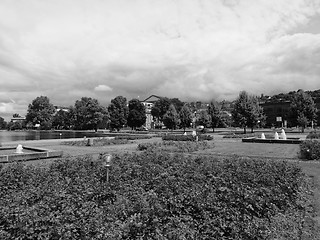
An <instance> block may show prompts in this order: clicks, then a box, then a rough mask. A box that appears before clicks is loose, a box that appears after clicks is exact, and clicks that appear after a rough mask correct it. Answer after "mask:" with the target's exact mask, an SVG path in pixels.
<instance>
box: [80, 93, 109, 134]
mask: <svg viewBox="0 0 320 240" xmlns="http://www.w3.org/2000/svg"><path fill="white" fill-rule="evenodd" d="M74 114H75V119H76V121H75V128H76V129H82V130H87V129H94V130H95V131H97V129H98V125H99V124H100V123H101V122H102V121H103V119H104V117H105V116H106V114H107V110H106V109H105V108H104V107H103V106H101V105H100V104H99V101H98V100H97V99H94V98H90V97H82V98H81V100H77V101H76V102H75V104H74Z"/></svg>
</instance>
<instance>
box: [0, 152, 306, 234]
mask: <svg viewBox="0 0 320 240" xmlns="http://www.w3.org/2000/svg"><path fill="white" fill-rule="evenodd" d="M109 176H110V178H109V182H106V170H105V169H104V168H103V167H102V163H101V162H100V161H96V162H93V161H92V159H90V158H89V157H86V158H78V159H76V160H73V159H63V160H59V161H55V162H54V163H53V164H52V165H51V166H50V167H48V168H41V167H40V166H36V165H33V166H32V165H29V166H26V165H23V164H21V163H15V164H9V165H6V167H4V168H2V169H1V170H0V239H4V240H5V239H196V240H197V239H199V240H200V239H222V240H224V239H301V238H302V237H303V234H308V232H305V230H304V228H303V227H304V217H305V216H307V215H308V211H307V206H308V205H309V204H310V202H308V201H307V200H308V191H309V187H308V186H309V185H308V182H307V180H306V178H305V176H304V174H303V173H302V171H301V169H300V168H299V167H297V166H296V165H292V164H289V163H287V162H279V161H271V160H269V161H265V160H259V159H254V160H249V159H242V158H237V157H233V158H231V159H222V160H221V159H216V158H213V157H191V156H185V155H182V154H175V155H172V154H165V153H157V152H143V153H140V154H126V155H123V156H119V155H117V156H115V157H114V159H113V165H112V167H111V169H110V173H109Z"/></svg>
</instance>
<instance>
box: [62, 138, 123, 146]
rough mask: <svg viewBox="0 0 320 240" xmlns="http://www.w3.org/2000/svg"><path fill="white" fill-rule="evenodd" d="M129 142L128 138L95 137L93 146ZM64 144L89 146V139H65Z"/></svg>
mask: <svg viewBox="0 0 320 240" xmlns="http://www.w3.org/2000/svg"><path fill="white" fill-rule="evenodd" d="M127 143H129V141H128V139H126V138H123V139H122V138H120V139H116V138H114V139H110V138H95V139H93V146H94V147H99V146H107V145H118V144H127ZM61 144H62V145H70V146H79V147H82V146H87V144H88V139H86V140H79V141H65V142H61Z"/></svg>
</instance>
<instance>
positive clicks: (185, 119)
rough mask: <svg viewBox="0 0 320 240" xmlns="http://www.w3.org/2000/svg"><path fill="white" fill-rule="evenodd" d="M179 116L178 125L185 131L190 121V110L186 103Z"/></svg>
mask: <svg viewBox="0 0 320 240" xmlns="http://www.w3.org/2000/svg"><path fill="white" fill-rule="evenodd" d="M179 118H180V126H181V127H182V128H183V131H186V128H187V127H190V124H191V123H192V112H191V110H190V108H189V107H188V105H186V104H185V105H184V106H183V107H182V108H181V110H180V112H179Z"/></svg>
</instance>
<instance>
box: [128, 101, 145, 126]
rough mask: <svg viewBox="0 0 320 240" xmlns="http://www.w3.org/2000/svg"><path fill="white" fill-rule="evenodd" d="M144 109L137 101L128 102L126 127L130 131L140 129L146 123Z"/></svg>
mask: <svg viewBox="0 0 320 240" xmlns="http://www.w3.org/2000/svg"><path fill="white" fill-rule="evenodd" d="M146 118H147V117H146V109H145V107H144V105H143V104H142V103H141V102H140V101H139V100H138V99H132V100H130V101H129V115H128V119H127V122H128V126H129V127H131V128H132V129H136V128H137V127H141V126H142V125H143V124H145V122H146Z"/></svg>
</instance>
